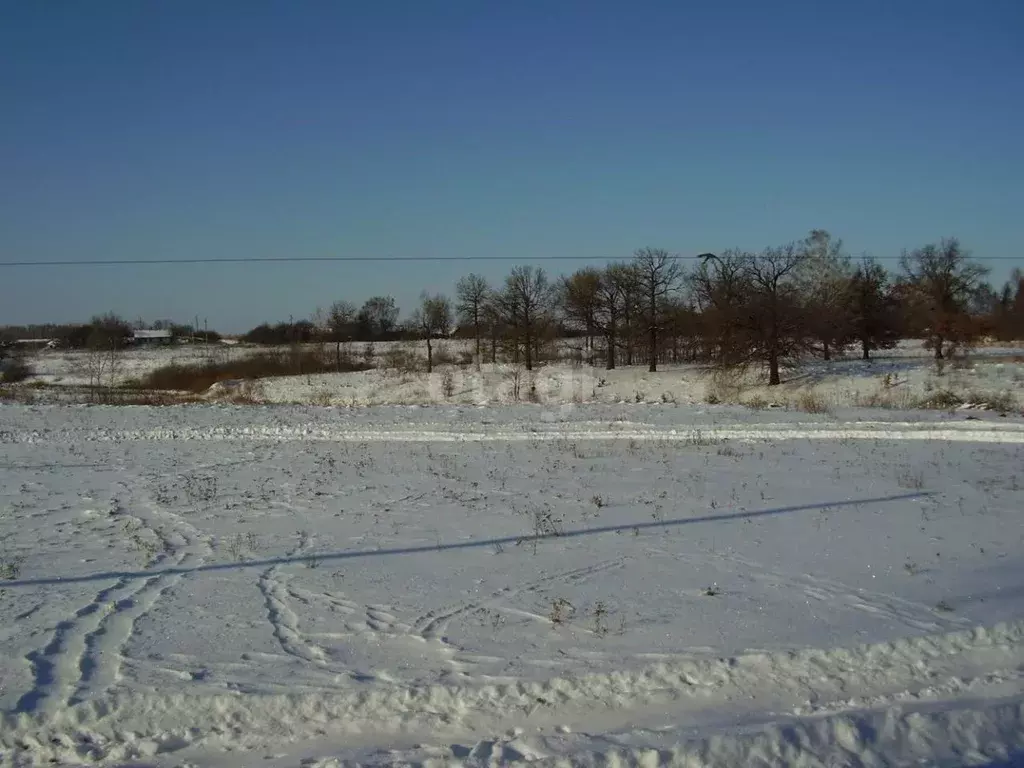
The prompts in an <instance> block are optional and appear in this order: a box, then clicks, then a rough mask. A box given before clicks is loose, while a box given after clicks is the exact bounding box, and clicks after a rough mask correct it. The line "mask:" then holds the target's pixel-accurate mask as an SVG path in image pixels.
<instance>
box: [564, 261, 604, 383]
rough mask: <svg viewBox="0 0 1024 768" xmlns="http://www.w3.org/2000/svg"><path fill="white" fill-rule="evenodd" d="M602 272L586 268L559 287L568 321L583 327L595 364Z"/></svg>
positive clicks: (568, 278)
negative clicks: (595, 341)
mask: <svg viewBox="0 0 1024 768" xmlns="http://www.w3.org/2000/svg"><path fill="white" fill-rule="evenodd" d="M601 280H602V274H601V270H599V269H595V268H594V267H585V268H584V269H580V270H577V271H576V272H574V273H573V274H571V275H569V276H568V277H563V278H562V281H561V284H560V286H559V299H560V303H561V305H562V309H563V311H564V312H565V316H566V318H567V319H568V320H570V321H573V322H575V323H577V324H579V325H580V326H582V328H583V330H584V332H585V333H586V334H587V336H586V349H587V351H588V352H589V353H590V361H591V364H593V355H594V334H595V332H596V331H597V327H598V324H597V312H598V304H599V302H600V298H599V297H600V293H601Z"/></svg>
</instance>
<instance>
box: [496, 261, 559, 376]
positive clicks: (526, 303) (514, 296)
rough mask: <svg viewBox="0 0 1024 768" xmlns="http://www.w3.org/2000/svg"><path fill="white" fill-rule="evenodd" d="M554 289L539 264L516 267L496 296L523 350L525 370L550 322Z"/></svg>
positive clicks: (502, 313)
mask: <svg viewBox="0 0 1024 768" xmlns="http://www.w3.org/2000/svg"><path fill="white" fill-rule="evenodd" d="M552 299H553V291H552V287H551V283H549V282H548V278H547V275H546V274H545V273H544V270H543V269H541V268H540V267H527V266H521V267H513V269H512V272H511V274H509V276H508V277H506V278H505V287H504V289H503V290H502V291H501V293H500V294H498V296H497V297H496V303H497V305H498V307H499V311H500V317H501V320H502V322H503V323H504V324H505V325H507V326H508V328H509V330H510V332H511V333H512V334H513V338H512V341H513V343H514V344H515V345H516V349H521V350H522V351H523V355H524V357H523V361H524V363H525V365H526V370H528V371H530V370H533V362H534V357H535V352H536V349H537V343H538V340H539V337H540V334H541V332H542V330H543V329H544V328H545V327H546V326H548V325H549V324H550V321H551V308H552Z"/></svg>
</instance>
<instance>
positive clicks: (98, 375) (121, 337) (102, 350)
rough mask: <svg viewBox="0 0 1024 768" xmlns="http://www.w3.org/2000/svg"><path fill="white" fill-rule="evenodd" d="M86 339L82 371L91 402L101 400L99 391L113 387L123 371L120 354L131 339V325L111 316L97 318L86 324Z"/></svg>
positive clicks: (108, 314) (115, 316)
mask: <svg viewBox="0 0 1024 768" xmlns="http://www.w3.org/2000/svg"><path fill="white" fill-rule="evenodd" d="M89 329H90V330H89V336H88V338H87V339H86V343H85V346H86V349H87V350H88V352H87V354H86V357H85V370H86V373H87V375H88V378H89V386H90V388H91V390H92V397H93V399H94V400H95V399H98V398H100V388H101V387H103V386H104V385H105V386H107V387H111V386H113V385H114V384H115V382H116V379H117V377H118V375H119V374H120V372H121V368H122V354H123V352H124V349H125V347H126V346H128V343H129V341H130V340H131V338H132V327H131V325H130V324H129V323H128V322H127V321H125V320H124V319H122V318H121V317H119V316H117V315H116V314H114V313H113V312H109V313H107V314H105V315H98V316H96V317H94V318H93V319H92V320H91V321H90V322H89Z"/></svg>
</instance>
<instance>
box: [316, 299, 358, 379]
mask: <svg viewBox="0 0 1024 768" xmlns="http://www.w3.org/2000/svg"><path fill="white" fill-rule="evenodd" d="M356 314H357V311H356V306H355V304H352V303H350V302H348V301H336V302H334V303H333V304H331V306H330V308H329V309H328V310H327V312H326V313H325V317H324V324H325V326H326V332H327V338H328V339H329V340H330V341H333V342H334V361H335V368H336V369H337V370H338V371H340V370H341V367H342V365H341V364H342V354H341V345H342V342H347V341H351V340H352V338H353V337H354V336H355V335H356V327H357V323H356Z"/></svg>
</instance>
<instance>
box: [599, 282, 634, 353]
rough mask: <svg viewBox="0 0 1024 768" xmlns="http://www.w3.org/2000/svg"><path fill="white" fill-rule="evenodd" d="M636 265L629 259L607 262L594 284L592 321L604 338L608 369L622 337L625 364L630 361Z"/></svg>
mask: <svg viewBox="0 0 1024 768" xmlns="http://www.w3.org/2000/svg"><path fill="white" fill-rule="evenodd" d="M638 285H639V281H638V278H637V274H636V268H635V266H634V265H633V264H631V263H629V264H627V263H622V262H618V263H614V264H609V265H608V266H607V267H605V269H604V270H602V272H601V276H600V280H599V281H598V284H597V291H596V297H595V298H596V301H597V303H596V305H595V307H594V323H595V325H596V326H597V328H598V330H599V331H600V332H601V335H602V336H603V337H604V340H605V367H606V368H607V369H608V370H609V371H611V370H614V369H615V367H616V364H617V363H618V356H617V355H618V348H619V346H620V345H622V342H623V339H625V340H626V341H625V345H624V346H625V349H626V364H627V365H631V364H632V362H633V357H632V351H633V347H632V334H633V333H634V331H635V329H634V327H633V322H632V321H633V320H635V318H636V315H637V306H638V303H639V292H638Z"/></svg>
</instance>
